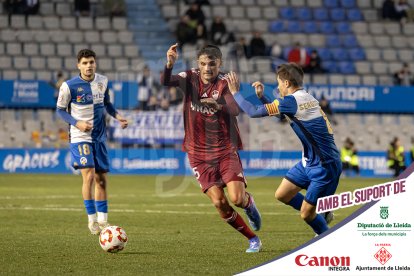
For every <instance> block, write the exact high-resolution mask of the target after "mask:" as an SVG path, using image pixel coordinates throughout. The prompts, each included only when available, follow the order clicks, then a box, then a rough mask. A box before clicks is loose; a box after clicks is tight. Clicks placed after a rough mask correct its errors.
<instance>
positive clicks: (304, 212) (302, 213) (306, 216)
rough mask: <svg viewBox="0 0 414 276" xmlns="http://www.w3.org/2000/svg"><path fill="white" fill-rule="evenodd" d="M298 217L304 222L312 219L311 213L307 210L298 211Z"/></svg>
mask: <svg viewBox="0 0 414 276" xmlns="http://www.w3.org/2000/svg"><path fill="white" fill-rule="evenodd" d="M300 217H301V218H302V219H303V220H305V221H311V220H312V219H313V213H312V212H311V211H309V210H300Z"/></svg>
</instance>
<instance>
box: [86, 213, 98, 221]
mask: <svg viewBox="0 0 414 276" xmlns="http://www.w3.org/2000/svg"><path fill="white" fill-rule="evenodd" d="M88 221H96V213H95V214H92V215H88Z"/></svg>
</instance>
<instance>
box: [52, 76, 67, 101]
mask: <svg viewBox="0 0 414 276" xmlns="http://www.w3.org/2000/svg"><path fill="white" fill-rule="evenodd" d="M65 80H66V79H65V78H64V76H63V72H62V71H58V72H57V74H56V79H53V80H52V81H51V82H49V84H50V85H51V86H52V87H53V88H54V89H55V93H54V94H53V97H54V98H55V102H57V99H58V96H59V89H60V86H61V85H62V83H64V82H65Z"/></svg>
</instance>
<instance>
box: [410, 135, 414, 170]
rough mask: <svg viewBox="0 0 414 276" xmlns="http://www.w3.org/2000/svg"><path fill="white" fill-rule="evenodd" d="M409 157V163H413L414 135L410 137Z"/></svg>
mask: <svg viewBox="0 0 414 276" xmlns="http://www.w3.org/2000/svg"><path fill="white" fill-rule="evenodd" d="M410 157H411V163H414V136H412V137H411V149H410ZM411 163H410V164H411Z"/></svg>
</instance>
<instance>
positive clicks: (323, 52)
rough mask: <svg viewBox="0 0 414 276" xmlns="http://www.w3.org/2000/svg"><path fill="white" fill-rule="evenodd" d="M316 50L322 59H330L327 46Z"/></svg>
mask: <svg viewBox="0 0 414 276" xmlns="http://www.w3.org/2000/svg"><path fill="white" fill-rule="evenodd" d="M316 50H317V51H318V54H319V56H320V57H321V60H322V61H329V60H331V51H330V50H329V49H328V48H318V49H316Z"/></svg>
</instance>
